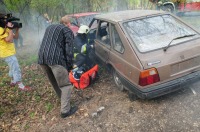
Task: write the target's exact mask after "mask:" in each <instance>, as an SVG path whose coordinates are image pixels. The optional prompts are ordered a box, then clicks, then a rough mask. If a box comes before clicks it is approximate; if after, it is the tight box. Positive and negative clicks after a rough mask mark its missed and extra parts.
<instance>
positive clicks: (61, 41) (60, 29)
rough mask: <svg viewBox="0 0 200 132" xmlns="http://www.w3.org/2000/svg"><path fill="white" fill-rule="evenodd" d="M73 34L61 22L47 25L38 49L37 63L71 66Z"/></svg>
mask: <svg viewBox="0 0 200 132" xmlns="http://www.w3.org/2000/svg"><path fill="white" fill-rule="evenodd" d="M73 44H74V34H73V32H72V31H71V29H69V28H68V27H66V26H65V25H63V24H52V25H50V26H48V27H47V29H46V31H45V34H44V37H43V40H42V44H41V46H40V49H39V54H38V56H39V59H38V64H46V65H51V66H52V65H62V66H63V67H65V68H66V69H68V68H69V67H70V66H72V59H73Z"/></svg>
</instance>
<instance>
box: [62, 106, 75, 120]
mask: <svg viewBox="0 0 200 132" xmlns="http://www.w3.org/2000/svg"><path fill="white" fill-rule="evenodd" d="M77 110H78V107H77V106H73V107H71V108H70V110H69V112H67V113H61V114H60V116H61V118H66V117H68V116H71V115H73V114H74V113H75V112H76V111H77Z"/></svg>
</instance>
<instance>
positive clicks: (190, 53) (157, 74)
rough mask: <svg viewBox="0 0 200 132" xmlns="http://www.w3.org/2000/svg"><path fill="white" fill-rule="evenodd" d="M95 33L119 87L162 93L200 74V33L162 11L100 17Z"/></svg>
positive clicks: (147, 95) (92, 33)
mask: <svg viewBox="0 0 200 132" xmlns="http://www.w3.org/2000/svg"><path fill="white" fill-rule="evenodd" d="M95 25H96V27H95V28H94V29H91V31H90V33H89V35H90V37H91V38H93V39H94V47H95V53H96V56H97V57H98V58H99V59H100V60H102V61H103V62H104V63H106V65H107V67H108V68H109V69H110V71H112V75H113V78H114V81H115V83H116V85H117V87H118V88H119V89H120V90H123V89H127V90H129V91H131V93H134V95H136V96H137V97H139V98H142V99H149V98H154V97H158V96H161V95H164V94H167V93H170V92H173V91H176V90H178V89H182V88H184V87H188V86H189V85H190V84H192V83H196V82H197V81H199V79H200V33H199V32H198V31H196V30H195V29H194V28H192V27H191V26H189V25H188V24H186V23H185V22H183V21H182V20H181V19H179V18H178V17H176V16H174V15H172V14H170V13H168V12H161V11H153V10H128V11H120V12H114V13H107V14H101V15H97V16H95V19H94V20H93V21H92V23H91V24H90V26H91V27H94V26H95Z"/></svg>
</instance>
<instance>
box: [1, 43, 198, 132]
mask: <svg viewBox="0 0 200 132" xmlns="http://www.w3.org/2000/svg"><path fill="white" fill-rule="evenodd" d="M27 43H28V42H27ZM33 47H34V48H33ZM30 49H31V50H32V49H37V46H36V47H35V46H33V45H32V46H30V47H28V46H26V45H25V47H23V48H20V49H18V52H21V51H23V52H24V53H25V54H27V53H29V52H30V51H29V50H30ZM34 51H36V50H34ZM18 56H19V57H21V58H23V57H24V58H25V57H26V56H24V55H21V54H19V55H18ZM34 66H35V68H34V70H35V71H37V74H40V72H41V71H40V68H39V67H38V66H37V65H36V64H34ZM25 68H26V67H25ZM29 79H30V78H29ZM43 80H44V81H38V80H36V79H35V82H37V83H34V81H33V82H32V83H31V84H32V87H34V88H35V92H38V93H40V92H41V91H42V88H43V87H44V86H45V88H48V89H51V90H52V88H51V86H50V85H49V84H48V81H47V79H46V78H45V77H44V76H43ZM30 94H32V93H30ZM46 94H52V95H51V96H50V97H48V98H47V97H46ZM40 95H41V99H40V101H39V102H38V103H34V104H33V103H32V102H33V100H31V99H30V100H27V101H26V102H27V104H28V103H29V101H30V107H31V109H32V111H37V112H35V115H38V114H39V115H40V113H42V114H41V116H35V117H33V118H30V117H28V116H30V115H31V114H30V113H29V114H27V113H26V112H24V115H23V118H22V119H23V120H21V119H20V117H19V115H18V114H17V113H15V114H14V115H15V116H14V117H13V116H8V117H7V118H9V120H10V119H11V120H12V119H13V120H14V121H16V122H17V121H19V120H20V123H18V125H17V126H16V127H17V128H20V129H14V127H15V126H12V127H11V129H6V130H4V129H0V131H27V132H47V131H49V132H146V131H148V132H200V103H199V102H200V82H199V83H196V84H193V85H190V86H189V87H187V88H183V89H182V90H180V91H177V92H174V93H171V94H168V95H165V96H162V97H159V98H155V99H151V100H141V99H138V100H136V101H130V100H129V98H128V94H127V92H120V91H118V90H117V88H116V86H115V84H114V83H113V81H112V77H111V75H110V74H109V73H108V72H107V71H105V70H104V67H101V69H100V77H99V79H98V80H97V81H96V82H95V83H94V84H93V85H91V86H90V87H88V88H86V89H84V90H82V91H80V90H76V89H74V90H73V93H72V98H71V103H72V104H73V105H78V107H79V110H78V111H77V112H76V113H75V114H74V115H72V116H70V117H68V118H65V119H62V118H60V101H59V100H58V98H57V97H56V95H55V93H54V92H52V93H51V92H48V93H44V94H43V93H40ZM49 99H50V101H51V102H54V107H53V109H51V110H50V111H49V112H44V111H43V110H41V109H40V108H41V107H42V106H41V105H44V103H43V102H45V101H47V100H49ZM5 106H6V105H5ZM40 106H41V107H40ZM55 106H56V107H55ZM21 107H25V106H23V105H22V106H21ZM28 108H29V107H28V106H26V107H25V110H24V111H26V109H28ZM16 109H18V107H16ZM18 110H19V109H18ZM11 115H13V113H12V114H11ZM20 116H21V115H20ZM26 117H27V118H26ZM0 120H1V119H0ZM5 120H8V119H6V117H4V119H3V121H5ZM27 124H28V125H27Z"/></svg>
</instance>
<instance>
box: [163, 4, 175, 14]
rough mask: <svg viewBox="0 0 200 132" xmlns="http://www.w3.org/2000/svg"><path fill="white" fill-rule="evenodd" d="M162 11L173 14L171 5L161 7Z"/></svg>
mask: <svg viewBox="0 0 200 132" xmlns="http://www.w3.org/2000/svg"><path fill="white" fill-rule="evenodd" d="M162 10H163V11H167V12H171V13H173V12H174V7H173V6H172V5H164V6H163V7H162Z"/></svg>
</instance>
